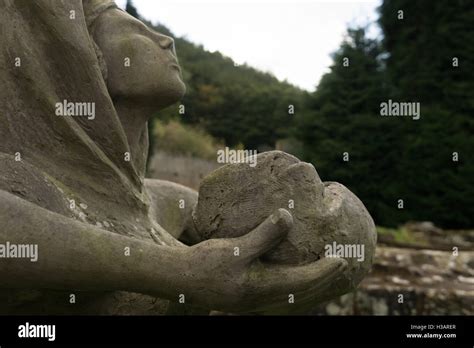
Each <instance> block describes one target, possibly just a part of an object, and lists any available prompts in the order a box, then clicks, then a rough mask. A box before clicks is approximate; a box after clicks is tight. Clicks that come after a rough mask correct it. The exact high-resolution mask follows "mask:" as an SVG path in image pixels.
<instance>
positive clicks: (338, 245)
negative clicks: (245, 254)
mask: <svg viewBox="0 0 474 348" xmlns="http://www.w3.org/2000/svg"><path fill="white" fill-rule="evenodd" d="M248 162H249V161H247V162H245V161H244V162H241V163H232V164H228V165H225V166H223V167H221V168H219V169H217V170H215V171H214V172H212V173H211V174H209V175H208V176H207V177H205V178H204V180H203V181H202V184H201V187H200V189H199V199H198V204H197V206H196V208H195V210H194V212H193V219H194V223H195V226H196V229H197V230H198V232H199V233H200V234H201V235H202V237H203V239H209V238H229V237H240V236H242V235H245V234H246V233H247V231H250V230H252V229H253V228H254V227H255V226H258V224H259V222H260V221H262V220H263V219H265V217H266V216H268V215H269V214H271V212H272V211H274V210H276V209H278V208H286V209H288V210H289V211H290V212H291V214H292V216H293V221H294V223H293V228H292V229H291V231H290V232H289V233H288V236H287V238H285V240H284V241H283V242H282V243H280V245H278V246H277V247H276V248H274V249H272V250H270V251H269V252H268V253H266V254H265V255H263V256H262V259H263V260H264V261H266V262H269V263H274V264H305V263H308V262H312V261H316V260H319V259H322V258H324V257H343V258H344V259H345V260H346V261H347V262H348V265H349V267H348V268H347V270H346V272H345V273H344V276H343V277H341V278H340V279H339V280H338V281H337V282H334V283H333V284H332V285H333V288H332V289H331V292H332V293H333V294H334V292H335V291H336V289H337V291H338V292H339V293H345V292H348V291H350V290H352V289H353V288H354V287H355V286H356V285H357V284H358V283H359V282H360V281H361V280H362V278H363V277H364V276H365V275H366V274H367V273H368V272H369V270H370V267H371V265H372V262H373V256H374V252H375V241H376V232H375V225H374V222H373V221H372V218H371V217H370V215H369V213H368V212H367V210H366V209H365V207H364V205H363V204H362V202H361V201H360V200H359V199H358V198H357V197H356V196H355V195H354V194H353V193H352V192H350V191H349V190H348V189H347V188H345V187H344V186H343V185H341V184H338V183H334V182H328V183H323V182H322V181H321V179H320V178H319V176H318V174H317V172H316V170H315V169H314V167H313V166H312V165H310V164H308V163H304V162H301V161H299V160H298V159H297V158H296V157H293V156H291V155H289V154H286V153H284V152H280V151H270V152H264V153H261V154H259V155H258V156H256V159H255V160H254V161H252V163H253V165H249V163H248ZM320 295H321V297H322V298H324V297H325V296H324V294H320Z"/></svg>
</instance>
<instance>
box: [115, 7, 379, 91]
mask: <svg viewBox="0 0 474 348" xmlns="http://www.w3.org/2000/svg"><path fill="white" fill-rule="evenodd" d="M116 2H117V4H118V5H119V6H120V7H122V8H124V7H125V3H126V0H116ZM133 3H134V5H135V7H136V8H137V10H138V12H139V13H140V15H141V16H142V17H144V18H146V19H148V20H151V21H152V22H160V23H162V24H164V25H166V26H167V27H168V28H169V29H170V30H171V31H172V32H173V33H174V34H175V35H176V36H184V37H186V38H188V39H189V40H191V41H192V42H194V43H197V44H202V45H203V46H204V47H205V48H206V49H207V50H209V51H220V52H221V53H223V54H224V55H226V56H229V57H231V58H232V59H233V60H234V61H235V62H237V63H239V64H242V63H247V64H248V65H250V66H253V67H255V68H257V69H260V70H263V71H268V72H271V73H272V74H274V75H275V76H276V77H278V78H279V79H280V80H284V79H286V80H288V81H289V82H290V83H293V84H295V85H297V86H299V87H301V88H304V89H307V90H314V87H315V86H316V85H317V83H318V82H319V79H320V78H321V76H322V75H323V74H324V73H325V72H327V71H328V66H329V65H330V64H331V57H330V54H331V53H332V52H334V51H335V50H337V48H338V47H339V44H340V43H341V40H342V39H343V37H344V33H345V31H346V29H347V27H348V25H351V24H365V23H368V22H373V21H375V20H376V18H377V13H376V8H377V7H378V6H379V3H380V1H379V0H362V1H361V0H359V1H349V0H345V1H338V0H326V1H319V0H134V1H133ZM376 34H377V31H376V30H374V31H372V35H376ZM178 57H179V50H178Z"/></svg>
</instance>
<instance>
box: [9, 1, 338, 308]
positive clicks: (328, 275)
mask: <svg viewBox="0 0 474 348" xmlns="http://www.w3.org/2000/svg"><path fill="white" fill-rule="evenodd" d="M0 8H1V11H0V23H2V35H1V37H0V44H1V47H2V50H1V51H0V90H1V91H2V95H1V97H0V225H1V226H2V228H1V229H0V245H3V247H5V246H6V245H8V247H10V246H12V245H27V246H29V245H31V246H36V247H37V250H38V255H37V256H38V257H37V260H36V261H35V262H32V261H31V260H28V259H25V258H21V257H20V258H12V257H2V258H0V279H2V281H1V282H0V289H1V290H0V312H1V313H3V314H74V313H81V314H85V313H87V314H104V313H105V314H159V313H165V312H166V311H168V312H169V311H170V306H169V303H172V304H176V306H178V307H179V306H181V307H182V306H185V305H187V304H192V305H194V306H197V307H200V308H204V309H206V310H209V309H215V310H221V311H229V312H255V313H265V312H271V313H293V312H304V311H307V310H308V309H309V308H311V306H312V304H313V303H315V302H318V301H320V300H321V296H320V295H321V294H323V293H324V294H326V295H327V294H329V293H330V292H329V290H328V289H331V286H332V284H333V282H334V281H335V280H337V279H339V278H340V277H341V276H342V275H343V273H344V271H345V269H346V268H347V262H346V261H345V260H344V259H341V258H323V259H321V260H318V261H314V262H310V263H307V264H305V265H294V266H291V267H289V266H288V265H284V266H275V265H272V267H267V265H265V264H264V263H262V262H261V261H260V260H259V257H260V256H261V255H263V254H265V253H266V252H268V251H270V250H271V249H273V248H274V247H275V246H277V245H278V244H279V242H280V241H281V240H282V239H284V238H285V236H286V234H287V233H288V231H289V230H290V229H291V226H292V217H291V214H290V213H288V211H286V210H283V209H279V210H275V211H271V212H270V211H268V214H267V213H265V214H267V215H268V217H265V218H263V217H264V215H265V214H262V215H261V216H262V218H263V219H262V221H260V222H259V224H258V226H254V227H253V228H252V230H251V231H250V230H249V231H246V232H247V233H246V234H245V235H244V236H242V237H239V238H233V239H226V238H223V239H213V240H208V241H204V242H200V243H198V242H199V241H200V239H199V236H198V234H197V233H196V231H195V229H194V226H193V223H192V219H191V212H192V208H193V206H194V205H195V203H196V201H197V194H196V192H194V191H192V190H190V189H187V188H185V187H182V186H180V185H176V184H172V183H168V182H163V181H159V180H145V179H144V171H145V159H146V152H147V146H148V139H147V131H146V129H147V126H146V124H147V119H148V118H149V117H150V116H152V115H153V114H154V113H155V112H156V111H157V110H159V109H161V108H164V107H166V106H167V105H170V104H172V103H174V102H176V101H178V100H179V99H180V98H181V96H182V95H183V93H184V84H183V82H182V81H181V76H180V70H179V66H178V65H177V60H176V56H175V52H174V44H173V40H172V39H171V38H169V37H167V36H164V35H161V34H159V33H156V32H154V31H152V30H150V29H148V28H147V27H146V26H145V25H144V24H143V23H141V22H140V21H138V20H136V19H134V18H133V17H131V16H129V15H128V14H126V13H125V12H123V11H121V10H120V9H118V8H117V7H116V6H115V4H114V2H113V1H111V0H69V1H61V2H58V1H56V0H35V1H30V0H0ZM180 202H184V203H185V204H184V208H183V207H182V204H180ZM178 239H181V240H182V241H184V242H186V243H187V244H195V243H197V244H196V245H194V246H187V245H185V244H183V243H182V242H180V241H178ZM236 247H238V248H239V250H240V251H241V252H240V256H239V257H235V256H234V253H233V250H234V249H235V248H236ZM8 255H11V254H8ZM315 289H318V290H317V291H316V290H315ZM289 294H293V295H295V297H296V298H295V302H294V303H292V304H289V303H288V295H289ZM73 297H74V299H75V300H74V302H71V299H72V298H73ZM156 297H158V298H161V299H166V300H168V301H169V302H167V301H165V300H163V301H161V300H160V301H156V300H155V298H156Z"/></svg>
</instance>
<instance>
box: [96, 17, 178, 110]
mask: <svg viewBox="0 0 474 348" xmlns="http://www.w3.org/2000/svg"><path fill="white" fill-rule="evenodd" d="M94 25H95V26H94V33H93V35H94V40H95V42H96V43H97V45H98V46H99V48H100V49H101V51H102V53H103V56H104V59H105V62H106V64H107V70H108V76H107V87H108V90H109V93H110V95H111V96H112V99H120V98H122V99H126V100H130V101H131V102H132V103H140V104H145V105H148V106H153V107H156V108H162V107H165V106H168V105H171V104H173V103H175V102H176V101H178V100H179V99H180V98H181V97H182V96H183V94H184V92H185V86H184V83H183V81H182V79H181V70H180V68H179V65H178V61H177V58H176V52H175V49H174V41H173V39H172V38H170V37H168V36H165V35H162V34H159V33H157V32H155V31H153V30H151V29H149V28H148V27H147V26H146V25H145V24H143V23H142V22H140V21H139V20H137V19H135V18H134V17H132V16H130V15H129V14H128V13H126V12H124V11H122V10H120V9H118V8H112V9H109V10H107V11H105V12H103V13H102V14H101V15H100V16H99V18H97V20H96V22H95V23H94Z"/></svg>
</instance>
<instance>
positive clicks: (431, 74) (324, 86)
mask: <svg viewBox="0 0 474 348" xmlns="http://www.w3.org/2000/svg"><path fill="white" fill-rule="evenodd" d="M399 10H402V11H403V17H404V18H403V19H399V18H398V16H399V14H400V13H399ZM380 14H381V17H380V25H381V28H382V30H383V33H384V37H383V41H382V42H381V43H380V42H378V41H377V40H371V39H368V38H367V37H366V35H365V31H364V30H363V29H349V30H348V35H347V38H346V40H345V41H344V42H343V43H342V45H341V47H340V49H339V50H338V51H337V52H336V53H335V54H334V56H333V60H334V63H333V65H332V67H331V71H330V73H328V74H326V75H325V76H324V77H323V78H322V80H321V82H320V84H319V86H318V89H317V91H316V92H315V93H314V94H313V95H311V96H310V98H309V100H308V108H309V110H308V111H306V112H304V113H302V114H301V115H300V117H299V119H298V124H299V125H298V128H297V131H296V133H297V134H300V135H301V139H302V141H303V143H304V155H305V158H306V159H307V160H309V161H311V162H313V163H314V164H315V166H316V168H318V171H319V173H320V175H321V177H322V178H323V179H325V180H328V179H330V180H335V181H340V182H342V183H343V184H345V185H346V186H348V187H349V188H350V189H351V190H352V191H354V192H355V193H356V194H357V195H358V196H359V197H360V198H361V200H362V201H363V202H364V204H365V205H366V206H367V208H368V209H369V211H370V212H371V214H372V215H373V217H374V219H375V221H376V222H377V223H378V224H382V225H386V226H396V225H398V224H400V223H402V222H404V221H407V220H431V221H433V222H435V223H436V224H438V225H440V226H445V227H456V228H462V227H472V225H473V224H474V205H473V204H472V197H473V195H474V180H473V178H474V161H473V160H474V159H473V150H474V137H473V136H472V135H473V128H474V127H473V126H474V121H473V119H472V113H473V111H474V95H473V92H472V91H473V90H474V75H473V74H474V66H473V60H472V58H471V57H473V53H474V52H473V49H474V35H473V34H474V33H473V27H472V23H473V22H472V19H473V18H474V3H473V2H469V1H462V0H459V1H439V2H432V1H416V2H415V1H409V0H385V1H384V2H383V4H382V6H381V7H380ZM344 57H347V58H349V62H350V65H349V67H344V66H343V64H342V63H343V58H344ZM453 57H458V59H459V66H458V67H453ZM389 99H392V100H394V101H399V102H420V104H421V118H420V120H418V121H414V120H412V118H410V117H381V116H380V103H381V102H386V101H388V100H389ZM344 152H347V153H348V154H349V156H350V157H349V161H348V162H344V161H343V153H344ZM454 152H457V153H458V154H459V161H458V162H455V161H453V160H452V159H453V153H454ZM399 199H403V202H404V207H403V209H398V206H397V202H398V200H399Z"/></svg>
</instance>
